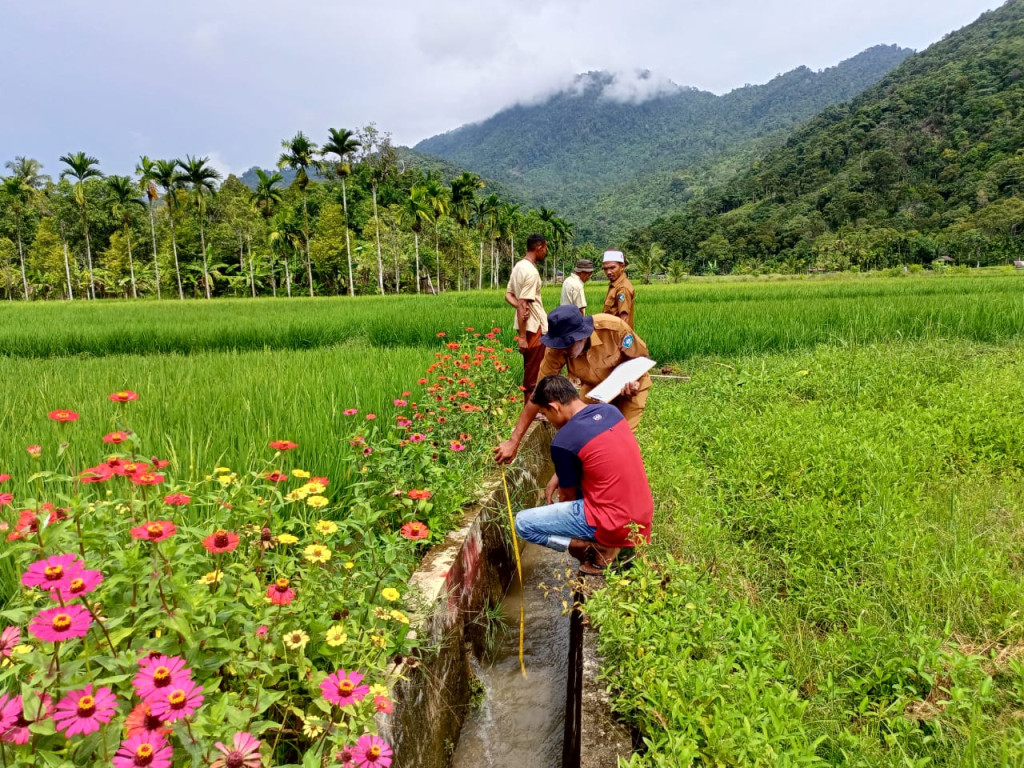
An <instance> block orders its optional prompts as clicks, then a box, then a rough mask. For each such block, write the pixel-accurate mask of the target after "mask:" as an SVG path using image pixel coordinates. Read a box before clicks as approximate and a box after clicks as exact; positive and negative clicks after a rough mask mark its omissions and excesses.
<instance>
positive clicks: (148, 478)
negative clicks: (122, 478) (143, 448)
mask: <svg viewBox="0 0 1024 768" xmlns="http://www.w3.org/2000/svg"><path fill="white" fill-rule="evenodd" d="M129 479H130V480H131V481H132V482H133V483H135V484H136V485H160V483H162V482H163V481H164V480H166V479H167V478H166V477H164V476H163V475H157V474H155V473H153V472H140V473H139V474H137V475H132V476H131V477H130V478H129Z"/></svg>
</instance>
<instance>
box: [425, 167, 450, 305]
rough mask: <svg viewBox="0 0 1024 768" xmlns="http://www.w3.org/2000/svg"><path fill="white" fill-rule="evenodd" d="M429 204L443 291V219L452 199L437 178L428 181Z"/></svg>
mask: <svg viewBox="0 0 1024 768" xmlns="http://www.w3.org/2000/svg"><path fill="white" fill-rule="evenodd" d="M424 195H425V196H426V200H427V205H428V207H429V208H430V217H431V219H432V220H433V222H434V253H435V254H436V255H437V290H438V291H439V292H440V291H441V229H440V227H441V219H443V218H444V217H445V216H447V215H448V211H449V210H450V205H451V199H450V198H449V196H448V190H447V189H446V188H445V186H444V185H443V184H442V183H441V182H439V181H438V180H437V179H431V180H430V181H428V182H427V186H426V191H425V192H424Z"/></svg>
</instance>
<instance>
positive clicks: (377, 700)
mask: <svg viewBox="0 0 1024 768" xmlns="http://www.w3.org/2000/svg"><path fill="white" fill-rule="evenodd" d="M373 706H374V708H375V709H376V710H377V711H378V712H383V713H384V714H385V715H390V714H391V712H392V710H393V707H392V704H391V699H389V698H388V697H387V696H374V697H373Z"/></svg>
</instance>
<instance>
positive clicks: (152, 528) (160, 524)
mask: <svg viewBox="0 0 1024 768" xmlns="http://www.w3.org/2000/svg"><path fill="white" fill-rule="evenodd" d="M177 530H178V529H177V526H175V525H174V523H172V522H171V521H170V520H151V521H150V522H148V523H143V524H142V525H138V526H136V527H134V528H132V538H133V539H145V540H146V541H163V540H164V539H169V538H171V536H173V535H174V534H175V533H177Z"/></svg>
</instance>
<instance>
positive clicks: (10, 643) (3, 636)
mask: <svg viewBox="0 0 1024 768" xmlns="http://www.w3.org/2000/svg"><path fill="white" fill-rule="evenodd" d="M19 645H21V627H6V628H5V629H4V631H3V632H0V654H2V655H3V656H5V657H6V658H10V656H11V654H12V653H13V652H14V649H15V648H16V647H17V646H19ZM0 731H2V729H0Z"/></svg>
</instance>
